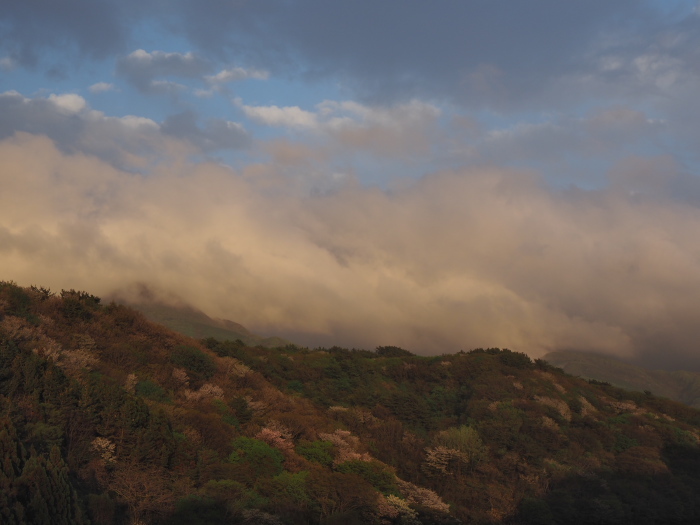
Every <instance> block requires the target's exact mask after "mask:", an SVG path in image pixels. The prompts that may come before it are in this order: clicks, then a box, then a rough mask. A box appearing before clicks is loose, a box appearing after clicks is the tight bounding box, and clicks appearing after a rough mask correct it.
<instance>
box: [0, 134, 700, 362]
mask: <svg viewBox="0 0 700 525" xmlns="http://www.w3.org/2000/svg"><path fill="white" fill-rule="evenodd" d="M635 162H638V164H635V163H634V162H632V163H630V164H629V165H628V166H626V167H623V168H621V176H620V177H618V178H617V179H616V180H618V181H619V182H618V184H617V185H615V186H613V187H611V188H610V189H606V190H597V191H575V192H561V191H550V190H549V189H547V188H546V186H545V185H543V184H542V183H541V180H540V179H539V178H537V177H536V176H533V175H532V174H528V173H523V172H518V171H509V170H503V169H495V168H492V169H483V168H482V169H472V170H457V171H453V172H444V173H439V174H435V175H431V176H426V177H424V178H423V179H421V180H420V181H417V182H416V183H414V184H412V185H405V186H404V187H403V188H400V189H394V190H393V191H391V192H384V191H380V190H377V189H376V188H362V187H359V186H356V185H348V186H344V187H343V186H341V188H340V189H336V190H335V191H332V192H327V193H325V194H323V195H319V194H315V195H313V196H309V195H299V194H297V193H295V192H293V191H289V187H288V185H287V180H286V178H285V177H284V176H282V177H278V178H275V175H276V174H277V173H278V172H279V173H281V174H283V173H284V170H285V168H286V166H283V165H277V166H275V165H268V166H251V167H250V168H247V169H246V170H244V171H243V172H241V173H236V172H234V171H232V170H230V169H228V168H225V167H221V166H215V165H213V164H199V165H192V164H188V163H186V162H182V160H181V159H180V160H179V161H178V162H173V163H172V164H162V165H159V166H157V167H155V168H154V169H153V171H152V172H151V173H150V174H149V175H148V176H147V177H142V176H135V175H132V174H129V173H124V172H120V171H118V170H115V169H114V168H113V167H110V166H109V165H106V164H104V163H103V162H101V161H100V160H99V159H97V158H95V157H90V156H84V155H81V154H70V155H67V154H64V153H61V152H60V151H59V150H57V149H56V148H55V147H54V145H53V144H51V142H50V141H49V140H48V139H46V138H42V137H34V136H29V135H18V136H16V137H14V138H9V139H6V140H4V141H2V142H0V177H1V178H2V183H3V187H4V188H5V189H6V191H4V192H1V193H0V239H1V240H2V242H0V253H2V257H3V268H4V271H5V272H6V278H12V279H14V280H16V281H18V282H20V283H21V284H29V283H35V284H42V285H46V286H51V287H53V288H55V289H60V288H61V287H63V288H70V287H73V288H84V289H88V290H90V291H91V292H92V293H97V294H98V295H100V294H105V293H108V292H110V291H112V290H114V289H117V288H123V287H124V286H127V285H129V284H130V283H138V282H146V283H148V284H149V285H150V286H153V287H154V288H156V289H158V290H163V291H168V292H172V293H175V294H177V295H179V296H180V297H183V298H186V299H188V300H191V301H192V302H193V303H194V304H195V305H196V306H198V307H200V308H203V309H205V310H206V311H208V312H209V313H211V314H212V315H215V316H219V317H225V318H231V319H234V320H236V321H239V322H242V323H244V324H247V325H249V326H250V327H251V328H254V329H258V330H264V331H266V332H272V333H275V332H276V333H280V334H283V335H293V334H294V333H296V334H297V336H298V337H301V335H300V334H305V335H304V338H305V340H306V341H309V342H319V343H323V344H332V343H338V344H345V345H348V346H359V347H369V348H371V347H373V346H376V345H379V344H397V345H399V346H403V347H405V348H409V349H411V350H415V351H421V352H431V353H441V352H453V351H456V350H459V349H462V348H464V349H469V348H473V347H476V346H504V347H509V348H512V349H514V350H520V351H527V352H529V353H531V354H532V355H534V356H538V355H542V354H543V353H545V352H547V351H549V350H552V349H556V348H579V349H591V350H598V351H603V352H609V353H614V354H618V355H630V354H632V353H634V352H641V353H644V352H647V351H652V350H653V349H655V348H656V346H655V345H656V344H657V342H659V341H664V342H665V344H664V349H667V352H670V350H668V349H673V348H676V349H683V348H686V349H688V351H689V352H690V351H692V349H693V348H695V341H696V340H697V337H698V336H700V329H699V328H698V326H697V322H696V319H695V317H694V316H693V314H692V312H694V311H695V308H694V305H695V303H696V301H697V293H698V285H697V283H699V282H700V263H699V262H698V261H700V244H699V243H698V239H697V235H696V232H697V231H698V229H700V213H699V212H698V208H695V207H693V206H691V205H688V204H682V203H680V202H677V201H673V200H671V199H669V198H668V197H667V196H664V195H662V194H660V193H635V194H630V192H629V191H627V187H626V186H625V185H626V184H627V181H630V184H632V183H633V184H634V185H635V187H637V188H639V187H643V188H650V187H656V186H659V185H661V186H665V185H669V184H671V185H672V184H674V177H677V176H678V175H677V174H676V175H673V176H669V172H672V171H673V166H672V165H669V164H668V163H659V164H656V165H650V164H649V163H648V162H645V161H644V159H638V160H637V161H635ZM639 166H648V167H647V168H645V169H646V172H645V173H644V174H643V177H642V178H643V181H641V182H640V181H639V180H637V177H632V178H631V179H630V177H631V175H630V173H633V172H637V171H639ZM249 170H250V173H248V171H249ZM329 173H332V172H329ZM640 184H642V186H639V185H640ZM662 193H663V192H662ZM95 268H99V269H100V271H95ZM300 297H303V298H304V300H303V301H301V302H300V301H299V298H300ZM652 347H654V348H652Z"/></svg>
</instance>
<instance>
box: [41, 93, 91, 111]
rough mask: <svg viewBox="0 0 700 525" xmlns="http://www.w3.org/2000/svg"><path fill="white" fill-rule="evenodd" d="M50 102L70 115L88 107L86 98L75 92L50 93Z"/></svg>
mask: <svg viewBox="0 0 700 525" xmlns="http://www.w3.org/2000/svg"><path fill="white" fill-rule="evenodd" d="M49 102H52V103H53V104H54V105H55V106H56V107H57V108H58V109H59V111H61V112H63V113H66V114H68V115H72V114H75V113H80V112H81V111H82V110H84V109H85V108H86V107H87V103H86V102H85V99H84V98H83V97H81V96H80V95H76V94H74V93H65V94H62V95H54V94H52V95H49Z"/></svg>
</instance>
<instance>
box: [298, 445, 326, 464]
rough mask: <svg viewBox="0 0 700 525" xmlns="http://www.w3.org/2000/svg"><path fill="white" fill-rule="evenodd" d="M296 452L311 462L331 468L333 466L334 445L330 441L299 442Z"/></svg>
mask: <svg viewBox="0 0 700 525" xmlns="http://www.w3.org/2000/svg"><path fill="white" fill-rule="evenodd" d="M296 452H297V454H299V455H300V456H302V457H305V458H306V459H308V460H309V461H313V462H314V463H318V464H319V465H324V466H326V467H330V466H331V465H332V464H333V456H332V452H333V443H331V442H330V441H305V440H301V441H299V444H298V445H297V447H296Z"/></svg>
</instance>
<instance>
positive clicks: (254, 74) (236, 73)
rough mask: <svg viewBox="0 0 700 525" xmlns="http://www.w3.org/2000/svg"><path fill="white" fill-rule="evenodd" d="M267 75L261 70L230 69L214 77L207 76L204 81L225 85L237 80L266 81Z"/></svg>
mask: <svg viewBox="0 0 700 525" xmlns="http://www.w3.org/2000/svg"><path fill="white" fill-rule="evenodd" d="M268 77H269V73H268V72H267V71H264V70H261V69H245V68H242V67H233V68H230V69H222V70H221V71H219V72H218V73H217V74H216V75H207V76H205V77H204V79H205V80H206V81H207V82H208V83H209V84H214V85H218V84H225V83H228V82H235V81H238V80H245V79H247V78H253V79H257V80H267V78H268Z"/></svg>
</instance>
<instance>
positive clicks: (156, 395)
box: [136, 379, 170, 403]
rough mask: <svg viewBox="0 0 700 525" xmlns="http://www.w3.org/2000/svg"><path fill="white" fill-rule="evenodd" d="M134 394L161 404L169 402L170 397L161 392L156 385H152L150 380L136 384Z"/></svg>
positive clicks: (163, 391) (159, 387) (160, 388)
mask: <svg viewBox="0 0 700 525" xmlns="http://www.w3.org/2000/svg"><path fill="white" fill-rule="evenodd" d="M136 394H137V395H139V396H141V397H145V398H147V399H152V400H153V401H159V402H161V403H168V402H170V397H169V396H168V394H167V393H166V392H165V390H163V388H162V387H161V386H160V385H159V384H158V383H154V382H153V381H151V380H150V379H146V380H145V381H141V382H139V383H137V384H136Z"/></svg>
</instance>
